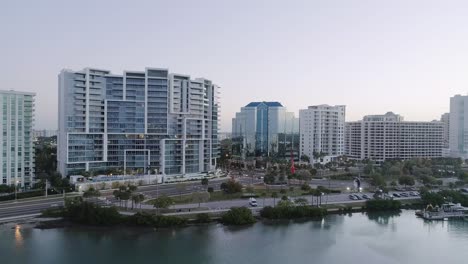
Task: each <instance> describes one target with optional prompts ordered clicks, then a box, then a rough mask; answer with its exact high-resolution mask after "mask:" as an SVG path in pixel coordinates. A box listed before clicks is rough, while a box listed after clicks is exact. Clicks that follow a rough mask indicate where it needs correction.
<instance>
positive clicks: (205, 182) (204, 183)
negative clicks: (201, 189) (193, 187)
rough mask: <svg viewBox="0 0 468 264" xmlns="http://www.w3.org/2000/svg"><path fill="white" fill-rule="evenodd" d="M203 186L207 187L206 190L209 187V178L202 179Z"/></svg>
mask: <svg viewBox="0 0 468 264" xmlns="http://www.w3.org/2000/svg"><path fill="white" fill-rule="evenodd" d="M201 185H203V186H205V188H206V187H207V186H208V178H203V179H201Z"/></svg>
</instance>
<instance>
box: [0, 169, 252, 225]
mask: <svg viewBox="0 0 468 264" xmlns="http://www.w3.org/2000/svg"><path fill="white" fill-rule="evenodd" d="M223 181H227V178H219V179H211V180H210V181H209V183H208V187H213V188H214V189H215V190H219V187H220V185H221V183H222V182H223ZM242 181H245V179H243V180H242ZM183 186H184V188H183V189H180V190H179V187H178V185H177V184H172V183H171V184H162V185H149V186H139V187H138V191H137V192H138V193H142V194H144V195H145V197H146V198H147V199H150V198H154V197H157V196H158V195H159V196H160V195H167V196H174V195H179V194H190V193H192V192H196V191H199V190H206V188H207V186H202V185H201V183H200V181H194V182H184V184H183ZM112 192H113V190H105V191H101V196H102V197H105V198H106V199H107V200H109V201H110V202H111V203H117V200H116V199H115V198H114V196H113V195H112ZM62 205H63V197H54V198H47V199H46V198H44V199H35V200H29V199H28V200H18V201H17V202H2V203H0V219H2V218H9V217H19V216H24V215H32V214H39V213H40V212H41V211H43V210H44V209H47V208H52V207H55V206H62Z"/></svg>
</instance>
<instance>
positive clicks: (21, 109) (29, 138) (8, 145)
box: [0, 91, 36, 187]
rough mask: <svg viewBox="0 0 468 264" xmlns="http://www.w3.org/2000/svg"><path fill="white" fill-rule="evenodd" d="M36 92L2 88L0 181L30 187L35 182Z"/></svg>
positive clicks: (0, 93) (0, 100)
mask: <svg viewBox="0 0 468 264" xmlns="http://www.w3.org/2000/svg"><path fill="white" fill-rule="evenodd" d="M35 96H36V94H34V93H25V92H16V91H0V104H1V107H0V116H1V118H2V122H1V123H0V130H1V131H2V133H1V134H0V139H1V142H2V143H1V144H0V153H2V155H0V172H1V176H0V184H6V185H17V186H21V187H30V186H32V184H33V181H34V146H33V134H32V132H33V125H34V97H35Z"/></svg>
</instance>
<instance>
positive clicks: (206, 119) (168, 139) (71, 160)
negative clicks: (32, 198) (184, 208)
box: [57, 68, 219, 177]
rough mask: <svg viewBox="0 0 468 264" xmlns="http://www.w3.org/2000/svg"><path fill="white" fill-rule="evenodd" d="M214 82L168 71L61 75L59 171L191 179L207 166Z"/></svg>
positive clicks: (212, 147)
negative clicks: (185, 177)
mask: <svg viewBox="0 0 468 264" xmlns="http://www.w3.org/2000/svg"><path fill="white" fill-rule="evenodd" d="M218 91H219V87H218V86H217V85H215V84H213V83H212V82H211V81H210V80H207V79H203V78H197V79H191V78H190V76H188V75H181V74H174V73H169V71H168V70H167V69H158V68H146V69H145V70H144V71H125V72H124V73H123V75H115V74H112V73H111V72H110V71H107V70H99V69H91V68H85V69H84V70H81V71H72V70H63V71H62V72H61V73H60V75H59V124H58V127H59V131H58V140H57V145H58V146H57V150H58V155H57V156H58V158H57V159H58V168H59V171H60V172H61V173H62V175H64V176H66V175H71V174H80V173H82V172H84V171H93V172H95V173H106V171H107V172H109V171H111V170H114V171H119V172H117V173H123V174H127V173H132V174H146V173H148V172H151V173H155V172H156V173H160V174H162V175H163V176H164V175H167V176H187V177H190V176H196V175H198V174H203V173H206V172H210V171H213V170H214V169H215V166H216V159H217V157H218V156H219V151H218V118H219V117H218V110H219V98H218Z"/></svg>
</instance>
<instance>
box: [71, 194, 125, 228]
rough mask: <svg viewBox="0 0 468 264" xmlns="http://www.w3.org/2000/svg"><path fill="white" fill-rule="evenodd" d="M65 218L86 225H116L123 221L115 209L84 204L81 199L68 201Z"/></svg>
mask: <svg viewBox="0 0 468 264" xmlns="http://www.w3.org/2000/svg"><path fill="white" fill-rule="evenodd" d="M65 217H66V218H67V219H69V220H70V221H72V222H77V223H80V224H86V225H107V226H111V225H116V224H120V223H121V222H122V220H123V217H122V215H121V214H120V213H119V212H118V211H117V209H116V208H115V207H100V206H99V205H96V204H93V203H89V202H83V201H82V199H81V197H78V198H73V199H71V200H67V202H66V206H65Z"/></svg>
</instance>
